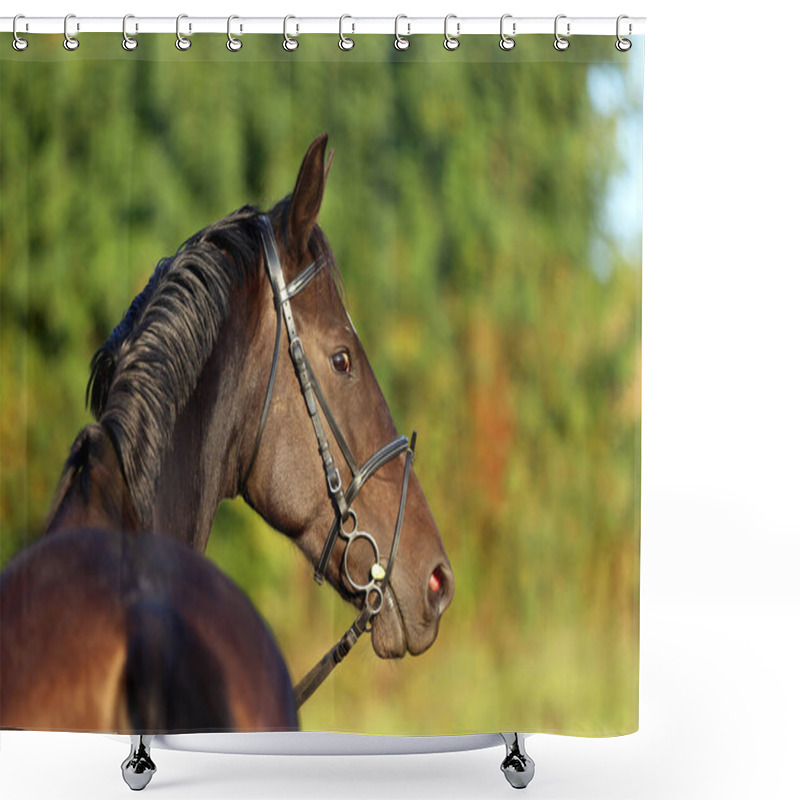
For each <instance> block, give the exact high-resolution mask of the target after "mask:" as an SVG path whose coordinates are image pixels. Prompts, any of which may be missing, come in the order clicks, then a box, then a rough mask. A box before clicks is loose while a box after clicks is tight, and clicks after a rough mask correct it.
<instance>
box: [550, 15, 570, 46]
mask: <svg viewBox="0 0 800 800" xmlns="http://www.w3.org/2000/svg"><path fill="white" fill-rule="evenodd" d="M566 18H567V15H566V14H559V15H558V16H557V17H556V23H555V26H554V32H555V35H556V39H555V41H554V42H553V47H555V49H556V50H559V51H562V52H563V51H564V50H566V49H567V48H568V47H569V39H564V38H563V37H562V36H559V34H558V21H559V20H560V19H566ZM567 36H569V22H568V23H567Z"/></svg>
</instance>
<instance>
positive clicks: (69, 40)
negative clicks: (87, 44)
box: [64, 14, 81, 52]
mask: <svg viewBox="0 0 800 800" xmlns="http://www.w3.org/2000/svg"><path fill="white" fill-rule="evenodd" d="M71 19H75V15H74V14H67V16H66V17H64V49H65V50H69V51H70V52H72V51H74V50H77V49H78V48H79V47H80V46H81V43H80V42H79V41H78V40H77V39H76V38H75V37H74V36H70V35H69V21H70V20H71ZM79 30H80V25H77V24H76V27H75V32H76V33H77V32H78V31H79Z"/></svg>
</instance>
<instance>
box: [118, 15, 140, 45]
mask: <svg viewBox="0 0 800 800" xmlns="http://www.w3.org/2000/svg"><path fill="white" fill-rule="evenodd" d="M129 19H136V18H135V17H134V16H133V14H126V15H125V16H124V17H123V18H122V49H123V50H127V51H128V52H129V53H130V52H131V51H132V50H135V49H136V48H137V47H138V46H139V42H138V41H137V40H136V39H134V38H133V37H132V36H128V20H129Z"/></svg>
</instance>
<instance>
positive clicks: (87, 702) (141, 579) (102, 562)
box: [0, 424, 298, 789]
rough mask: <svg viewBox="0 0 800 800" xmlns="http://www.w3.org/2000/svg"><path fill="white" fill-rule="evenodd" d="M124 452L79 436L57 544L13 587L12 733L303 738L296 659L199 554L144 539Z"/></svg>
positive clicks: (21, 559)
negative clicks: (269, 733) (293, 675)
mask: <svg viewBox="0 0 800 800" xmlns="http://www.w3.org/2000/svg"><path fill="white" fill-rule="evenodd" d="M132 508H133V507H132V503H131V499H130V495H129V492H128V491H127V487H126V484H125V480H124V478H123V476H122V471H121V467H120V464H119V460H118V458H117V454H116V450H115V448H114V446H113V444H112V441H111V438H110V436H109V435H108V433H107V432H106V431H105V430H104V429H103V427H102V426H101V425H98V424H93V425H90V426H88V427H87V428H85V429H84V430H83V431H81V433H80V434H79V435H78V437H77V439H76V440H75V443H74V444H73V447H72V450H71V452H70V456H69V458H68V459H67V463H66V465H65V468H64V475H63V477H62V481H61V484H60V487H59V491H58V493H57V496H56V500H55V503H54V506H53V508H52V510H51V513H50V519H49V521H48V524H47V532H48V535H47V536H44V537H42V538H40V539H39V540H38V541H37V542H35V543H34V544H33V545H31V546H29V547H28V548H26V549H25V550H23V551H22V552H21V553H20V554H18V555H17V556H16V557H15V558H14V559H12V560H11V562H10V563H9V564H8V565H7V567H6V568H5V569H4V570H3V572H2V574H0V665H2V675H1V676H0V677H1V678H2V680H0V727H3V728H25V729H29V730H30V729H33V730H64V731H115V732H117V733H127V734H129V735H131V742H132V745H131V753H130V755H129V757H128V758H127V759H126V760H125V762H123V777H124V778H125V780H126V782H127V783H128V785H129V786H131V788H135V789H142V788H144V786H146V785H147V783H148V782H149V781H150V779H151V777H152V775H153V773H154V772H155V770H156V767H155V764H154V763H153V762H152V759H151V758H150V754H149V744H150V740H151V739H152V736H153V735H155V734H157V733H177V732H179V731H183V732H197V731H206V732H211V731H232V730H235V731H252V732H255V731H263V730H297V729H298V722H297V709H296V706H295V698H294V690H293V687H292V682H291V679H290V676H289V672H288V669H287V667H286V664H285V662H284V659H283V656H282V654H281V652H280V650H279V648H278V645H277V643H276V642H275V640H274V638H273V636H272V634H271V632H270V631H269V629H268V628H267V627H266V625H265V624H264V622H263V621H262V619H261V617H260V616H259V614H258V612H257V611H256V609H255V608H254V607H253V605H252V603H251V602H250V600H249V598H248V597H247V596H246V595H245V594H244V593H243V592H242V591H241V590H240V589H239V588H238V587H237V586H236V584H235V583H234V582H233V581H231V580H230V579H229V578H227V577H226V576H225V575H224V574H223V573H222V571H221V570H219V569H218V568H217V567H215V566H214V565H213V563H212V562H211V561H210V560H208V559H206V558H204V557H202V556H201V555H200V554H198V553H196V552H194V551H192V550H191V549H190V548H188V547H186V546H185V545H183V544H181V543H179V542H176V541H174V540H171V539H169V538H165V537H159V536H154V535H153V534H148V533H145V532H140V531H137V525H136V520H135V517H134V515H133V513H132Z"/></svg>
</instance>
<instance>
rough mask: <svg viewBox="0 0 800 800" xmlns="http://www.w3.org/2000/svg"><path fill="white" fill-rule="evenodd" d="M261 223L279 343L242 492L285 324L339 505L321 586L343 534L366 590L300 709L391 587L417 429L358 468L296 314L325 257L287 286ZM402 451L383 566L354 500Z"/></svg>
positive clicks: (305, 688) (315, 672) (317, 573)
mask: <svg viewBox="0 0 800 800" xmlns="http://www.w3.org/2000/svg"><path fill="white" fill-rule="evenodd" d="M259 229H260V232H261V240H262V244H263V249H264V262H265V267H266V271H267V276H268V277H269V282H270V285H271V286H272V295H273V299H274V303H275V311H276V314H277V321H276V325H275V347H274V350H273V354H272V367H271V369H270V374H269V381H268V383H267V394H266V398H265V399H264V407H263V409H262V411H261V419H260V421H259V425H258V432H257V433H256V438H255V444H254V446H253V453H252V455H251V457H250V461H249V464H248V467H247V470H246V472H245V475H244V479H243V480H242V483H241V487H242V495H243V496H244V497H245V499H247V498H248V494H247V482H248V480H249V478H250V474H251V472H252V471H253V466H254V465H255V462H256V458H257V456H258V451H259V448H260V446H261V439H262V436H263V434H264V427H265V425H266V421H267V416H268V414H269V408H270V404H271V402H272V393H273V390H274V388H275V376H276V374H277V371H278V357H279V355H280V347H281V336H282V329H283V325H284V324H285V325H286V334H287V336H288V338H289V355H290V356H291V359H292V363H293V364H294V369H295V373H296V374H297V379H298V381H299V382H300V389H301V391H302V393H303V397H304V399H305V403H306V409H307V411H308V415H309V417H310V419H311V422H312V424H313V426H314V435H315V436H316V439H317V449H318V450H319V454H320V457H321V458H322V466H323V469H324V471H325V483H326V485H327V489H328V494H329V496H330V498H331V501H332V504H333V509H334V520H333V523H332V525H331V528H330V531H329V532H328V538H327V539H326V541H325V544H324V546H323V548H322V552H321V554H320V557H319V561H318V562H317V565H316V567H315V569H314V580H315V581H316V582H317V583H318V584H322V582H323V580H324V578H325V571H326V569H327V567H328V563H329V561H330V559H331V554H332V553H333V548H334V545H335V544H336V541H337V539H339V538H340V537H341V538H342V539H344V540H345V541H346V544H345V548H344V555H343V556H342V573H343V574H344V576H345V577H346V579H347V581H348V583H349V584H350V585H351V586H352V588H353V589H354V590H355V591H356V592H357V593H363V595H364V607H363V609H362V611H361V613H360V614H359V615H358V617H357V618H356V620H355V622H354V623H353V624H352V625H351V626H350V627H349V628H348V629H347V631H346V632H345V634H344V636H342V638H341V639H340V640H339V641H338V642H337V644H336V645H335V646H334V647H333V648H332V649H331V650H330V651H329V652H328V653H327V654H326V655H325V656H324V657H323V658H322V659H321V660H320V662H319V663H318V664H317V665H316V666H315V667H314V668H313V669H312V670H311V671H310V672H309V673H308V675H306V676H305V677H304V678H303V679H302V680H301V681H300V683H298V685H297V686H296V687H295V701H296V703H297V707H298V708H299V707H300V706H301V705H302V704H303V703H304V702H305V701H306V700H307V699H308V698H309V697H310V696H311V695H312V694H313V692H314V691H316V689H317V688H318V687H319V685H320V684H321V683H322V681H324V680H325V678H326V677H328V675H329V674H330V673H331V671H332V670H333V668H334V667H335V666H336V664H338V663H340V662H341V661H342V659H343V658H344V657H345V656H346V655H347V654H348V653H349V652H350V650H351V648H352V647H353V645H354V644H355V643H356V641H357V640H358V638H359V636H361V634H362V633H364V632H365V631H367V630H369V629H370V624H371V622H372V620H373V619H374V618H375V616H376V615H377V614H378V613H380V611H381V609H382V608H383V599H384V588H385V587H388V585H389V578H390V576H391V573H392V567H393V566H394V560H395V557H396V555H397V547H398V544H399V542H400V531H401V530H402V527H403V514H404V512H405V505H406V497H407V492H408V480H409V477H410V474H411V465H412V463H413V461H414V448H415V445H416V439H417V434H416V431H415V432H414V433H413V434H412V436H411V441H410V442H409V440H408V438H407V437H405V436H398V437H397V438H396V439H394V440H393V441H391V442H389V443H388V444H385V445H384V446H383V447H381V448H379V449H378V450H376V451H375V452H374V453H373V454H372V455H371V456H370V457H369V458H368V459H367V460H366V461H365V462H364V463H363V464H362V465H361V466H358V462H357V461H356V459H355V456H354V455H353V452H352V450H351V449H350V447H349V446H348V444H347V440H346V438H345V436H344V434H343V433H342V430H341V428H340V427H339V425H338V423H337V422H336V418H335V416H334V414H333V412H332V411H331V408H330V406H329V405H328V402H327V400H326V399H325V394H324V392H323V391H322V387H321V386H320V384H319V382H318V381H317V378H316V376H315V375H314V371H313V370H312V369H311V364H310V363H309V360H308V357H307V356H306V353H305V350H304V348H303V343H302V342H301V340H300V337H299V336H298V335H297V327H296V326H295V322H294V315H293V314H292V305H291V301H292V298H294V297H296V296H297V295H298V294H300V292H302V291H303V290H304V289H305V288H306V287H307V286H308V285H309V284H310V283H311V281H312V280H313V279H314V278H315V277H316V276H317V275H318V274H319V273H320V272H321V271H322V269H323V267H324V263H325V262H324V261H323V260H322V259H317V260H315V261H312V262H311V263H310V264H309V265H308V266H307V267H305V268H304V269H303V270H302V271H301V272H300V274H299V275H298V276H297V277H296V278H295V279H294V280H293V281H291V282H290V283H289V284H288V285H287V284H286V281H285V279H284V275H283V268H282V267H281V261H280V256H279V254H278V245H277V242H276V240H275V232H274V230H273V228H272V223H271V222H270V219H269V217H268V216H267V215H266V214H264V215H262V216H260V217H259ZM320 409H321V410H322V415H324V416H325V419H326V420H327V422H328V426H329V428H330V430H331V432H332V433H333V436H334V438H335V439H336V443H337V444H338V445H339V450H340V451H341V453H342V455H343V457H344V460H345V461H346V462H347V466H348V469H349V470H350V474H351V475H352V479H351V481H350V484H349V486H348V487H347V489H346V490H345V489H344V487H343V484H342V478H341V474H340V473H339V469H338V468H337V466H336V462H335V461H334V458H333V454H332V453H331V448H330V443H329V441H328V437H327V434H326V433H325V428H324V426H323V424H322V419H321V415H320ZM403 453H405V454H406V459H405V468H404V471H403V484H402V490H401V493H400V505H399V507H398V509H397V519H396V521H395V528H394V538H393V539H392V546H391V549H390V551H389V557H388V559H387V561H386V566H383V564H381V555H380V549H379V547H378V543H377V542H376V541H375V538H374V537H373V536H372V534H370V533H368V532H366V531H361V530H359V529H358V517H357V516H356V512H355V510H354V509H353V508H352V505H353V502H354V501H355V499H356V496H357V495H358V493H359V492H360V491H361V489H362V488H363V486H364V484H366V482H367V481H368V480H369V479H370V478H371V477H372V476H373V475H374V474H375V473H376V472H377V471H378V470H379V469H380V468H381V467H383V466H385V465H386V464H388V463H389V462H390V461H392V460H393V459H395V458H397V457H398V456H400V455H402V454H403ZM359 540H362V541H364V542H366V543H367V544H368V545H369V546H370V547H371V548H372V551H373V553H374V554H375V561H374V563H373V564H372V567H371V568H370V572H369V580H368V581H367V582H366V583H359V582H358V581H357V580H356V579H355V578H354V576H353V574H352V573H351V572H350V569H349V566H348V555H349V553H350V549H351V547H352V546H353V544H354V543H355V542H357V541H359Z"/></svg>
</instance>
